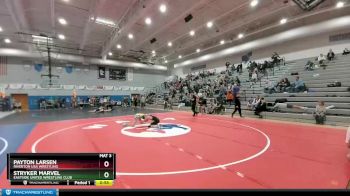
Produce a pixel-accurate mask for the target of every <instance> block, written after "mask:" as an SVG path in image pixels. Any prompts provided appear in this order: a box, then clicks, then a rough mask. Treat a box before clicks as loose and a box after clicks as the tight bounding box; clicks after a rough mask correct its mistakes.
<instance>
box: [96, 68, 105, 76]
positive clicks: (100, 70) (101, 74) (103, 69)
mask: <svg viewBox="0 0 350 196" xmlns="http://www.w3.org/2000/svg"><path fill="white" fill-rule="evenodd" d="M98 79H106V68H105V67H98Z"/></svg>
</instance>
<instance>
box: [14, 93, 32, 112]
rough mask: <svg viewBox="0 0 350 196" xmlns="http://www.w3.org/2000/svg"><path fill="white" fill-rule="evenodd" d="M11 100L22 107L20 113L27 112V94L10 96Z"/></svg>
mask: <svg viewBox="0 0 350 196" xmlns="http://www.w3.org/2000/svg"><path fill="white" fill-rule="evenodd" d="M11 97H12V99H14V100H15V101H16V102H20V103H21V105H22V111H25V112H27V111H29V105H28V94H12V95H11Z"/></svg>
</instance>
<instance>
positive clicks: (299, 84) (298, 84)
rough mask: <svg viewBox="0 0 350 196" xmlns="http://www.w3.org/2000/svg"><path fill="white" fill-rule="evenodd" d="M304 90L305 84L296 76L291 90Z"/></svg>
mask: <svg viewBox="0 0 350 196" xmlns="http://www.w3.org/2000/svg"><path fill="white" fill-rule="evenodd" d="M304 91H306V86H305V83H304V81H303V80H301V79H300V78H299V76H297V77H296V79H295V82H294V88H293V92H297V93H299V92H304Z"/></svg>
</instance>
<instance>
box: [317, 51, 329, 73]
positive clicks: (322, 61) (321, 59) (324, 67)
mask: <svg viewBox="0 0 350 196" xmlns="http://www.w3.org/2000/svg"><path fill="white" fill-rule="evenodd" d="M317 61H318V63H319V64H320V67H323V69H326V66H327V65H325V64H324V62H325V61H326V57H325V56H324V55H323V54H320V56H318V58H317Z"/></svg>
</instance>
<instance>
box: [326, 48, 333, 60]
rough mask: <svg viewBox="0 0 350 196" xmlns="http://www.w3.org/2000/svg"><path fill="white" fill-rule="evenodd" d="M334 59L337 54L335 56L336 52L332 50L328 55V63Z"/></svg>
mask: <svg viewBox="0 0 350 196" xmlns="http://www.w3.org/2000/svg"><path fill="white" fill-rule="evenodd" d="M334 57H335V54H334V52H333V51H332V49H330V50H329V52H328V54H327V59H328V61H332V60H334Z"/></svg>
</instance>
